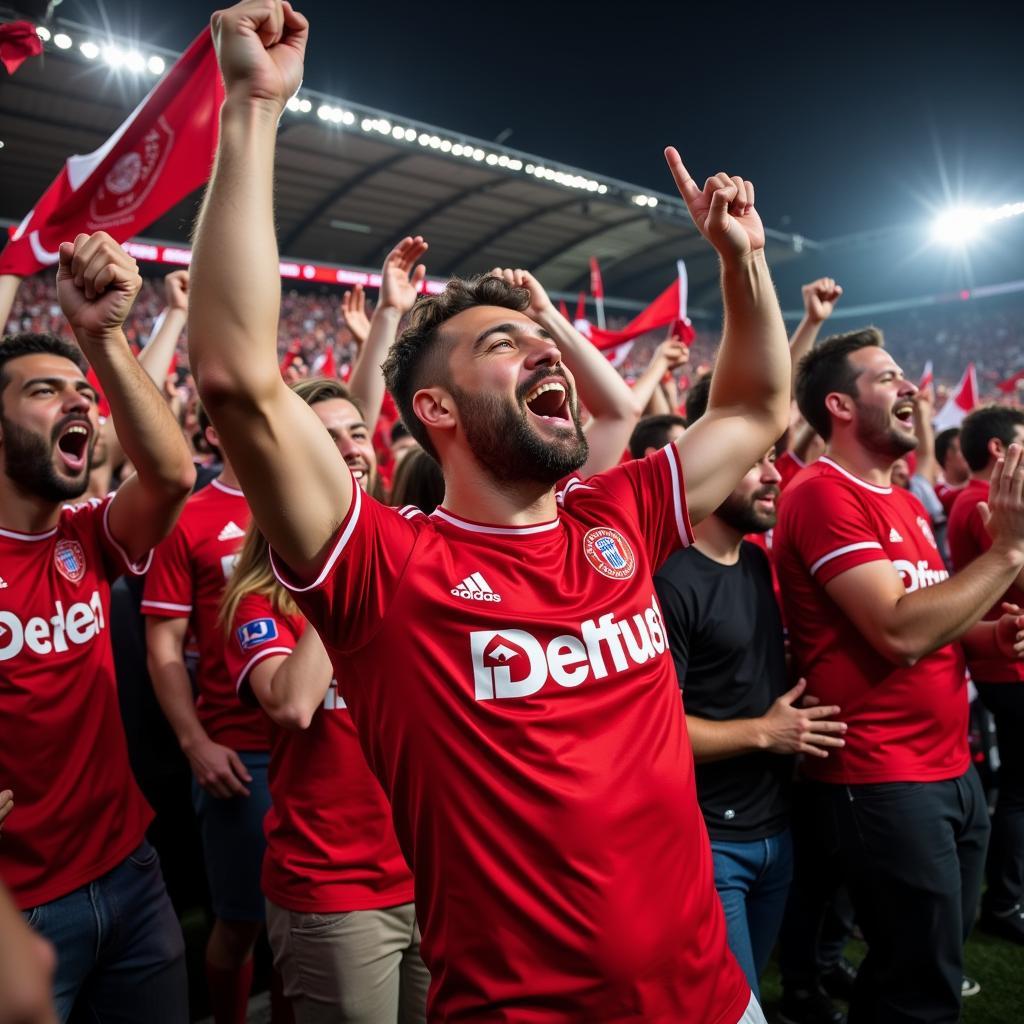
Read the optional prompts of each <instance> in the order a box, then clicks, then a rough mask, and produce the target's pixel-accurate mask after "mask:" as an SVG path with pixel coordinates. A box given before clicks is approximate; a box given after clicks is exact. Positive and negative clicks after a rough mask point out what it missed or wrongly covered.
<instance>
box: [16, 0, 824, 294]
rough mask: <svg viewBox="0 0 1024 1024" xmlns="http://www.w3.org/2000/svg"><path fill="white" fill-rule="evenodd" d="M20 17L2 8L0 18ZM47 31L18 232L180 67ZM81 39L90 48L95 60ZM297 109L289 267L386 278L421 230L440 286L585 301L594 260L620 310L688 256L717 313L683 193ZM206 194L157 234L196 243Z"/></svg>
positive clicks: (794, 241) (708, 267)
mask: <svg viewBox="0 0 1024 1024" xmlns="http://www.w3.org/2000/svg"><path fill="white" fill-rule="evenodd" d="M10 13H11V12H9V11H6V10H5V9H3V8H0V21H2V20H6V19H5V17H4V15H5V14H10ZM50 32H51V37H50V39H48V40H47V41H46V46H45V52H44V55H43V57H42V58H41V59H39V58H36V59H31V60H28V61H26V62H25V64H23V65H22V67H21V68H20V69H19V70H18V71H17V72H16V74H15V75H13V76H12V77H10V78H9V79H7V80H6V81H5V82H4V84H3V89H2V90H0V140H2V142H3V143H4V148H3V149H2V150H0V176H2V180H3V184H4V187H3V189H2V190H0V218H7V219H9V220H12V221H20V220H21V218H22V217H23V216H24V215H25V214H26V213H27V212H28V210H29V209H30V208H31V207H32V205H33V203H34V202H35V201H36V199H37V198H38V197H39V195H40V194H41V192H42V191H43V189H44V188H45V187H46V186H47V185H48V184H49V183H50V181H51V180H52V179H53V178H54V177H55V176H56V174H57V173H58V171H59V170H60V167H61V165H62V163H63V161H64V160H65V159H66V158H67V157H68V156H69V155H71V154H73V153H87V152H90V151H91V150H93V149H95V148H97V147H98V146H99V145H100V144H101V143H102V142H103V141H104V140H105V139H106V138H107V137H108V136H109V135H110V134H111V132H112V131H113V130H114V129H115V128H116V127H117V126H118V125H119V124H120V122H121V121H122V120H123V119H124V118H125V116H126V115H127V114H128V113H129V112H130V111H131V110H132V109H133V107H134V106H135V105H136V104H137V103H138V101H139V100H140V99H141V98H142V97H143V96H144V95H145V93H146V92H147V91H148V90H149V89H150V88H151V87H152V85H153V84H154V82H155V81H156V80H157V77H158V76H157V74H155V73H154V69H156V70H159V68H160V66H161V60H162V61H163V63H164V64H165V65H166V66H169V65H170V64H171V63H172V62H173V61H174V60H175V59H176V57H177V54H175V53H173V52H170V51H168V50H164V49H161V48H160V47H157V46H152V45H147V46H146V47H145V48H144V49H143V48H142V47H139V46H138V44H131V43H129V42H127V41H125V40H123V39H118V38H117V37H115V36H111V35H110V34H109V33H107V32H104V31H98V30H92V29H90V28H89V27H87V26H82V25H78V24H76V23H73V22H68V21H61V20H60V19H57V20H55V21H53V22H52V23H50ZM61 34H62V37H61ZM58 44H60V45H58ZM83 44H92V45H91V46H89V45H86V46H85V47H84V52H83ZM133 45H134V47H135V49H132V47H133ZM110 46H113V47H115V48H116V49H115V50H114V51H109V50H106V49H105V48H107V47H110ZM149 58H156V60H155V61H152V62H151V61H150V60H149ZM112 64H113V65H118V64H119V65H120V66H112ZM147 64H151V68H150V69H148V70H147ZM130 68H134V69H135V70H130ZM291 108H292V109H289V110H287V111H286V112H285V114H284V117H283V118H282V121H281V127H280V133H279V140H280V141H279V146H278V161H277V222H278V238H279V241H280V247H281V253H282V257H285V258H293V259H296V260H308V261H314V262H320V263H336V264H340V265H343V266H347V267H353V268H356V269H361V270H373V269H377V268H379V266H380V264H381V262H382V261H383V258H384V256H385V255H386V253H387V251H388V250H389V248H390V246H391V245H392V244H393V243H394V242H395V241H396V240H397V239H399V238H401V237H402V236H404V235H406V234H413V233H420V234H423V235H424V236H425V237H426V238H427V240H428V241H429V243H430V253H429V254H428V255H429V259H428V261H427V262H428V268H429V271H430V273H431V276H435V277H444V276H447V275H449V274H453V273H463V274H468V273H474V272H479V271H481V270H486V269H489V268H491V267H493V266H495V265H502V266H504V265H514V266H524V267H527V268H529V269H530V270H532V271H533V272H535V273H536V274H537V276H538V277H539V278H540V280H541V281H542V282H543V283H544V284H545V285H546V286H547V288H548V289H549V290H551V291H552V292H556V293H558V292H561V293H566V294H569V295H575V293H576V292H577V291H578V290H587V291H589V288H588V272H589V271H588V260H589V258H590V257H591V256H596V257H597V258H598V259H599V261H600V264H601V270H602V274H603V278H604V287H605V292H606V295H607V297H608V298H607V301H608V304H609V305H610V306H613V307H614V306H615V305H616V304H618V305H620V306H621V307H622V308H623V309H630V308H638V307H639V306H641V305H644V304H646V303H647V302H649V301H650V300H651V299H652V298H653V297H654V296H655V295H657V294H658V293H659V292H660V291H662V289H664V288H665V286H666V285H667V284H668V283H669V282H670V281H671V280H672V279H673V277H674V262H675V260H677V259H684V260H685V261H686V264H687V270H688V275H689V280H690V304H691V309H693V310H694V312H696V311H698V310H699V309H701V308H708V309H713V308H716V307H717V305H718V284H717V275H718V271H717V260H716V258H715V256H714V253H713V252H712V251H711V250H710V248H709V247H708V246H707V243H705V242H704V241H703V240H702V239H701V238H700V237H699V235H698V234H697V232H696V230H695V229H694V227H693V225H692V223H691V221H690V219H689V215H688V213H687V211H686V208H685V206H684V205H683V203H682V202H681V200H680V199H679V198H678V196H674V195H668V194H662V193H651V192H649V191H646V190H641V189H640V188H639V187H636V186H633V185H631V184H629V183H628V182H624V181H619V180H616V179H612V178H606V177H602V176H600V175H598V174H596V173H592V172H589V171H583V170H580V169H579V168H574V167H569V166H567V165H564V164H560V163H558V162H554V161H548V160H544V159H543V158H542V157H539V156H536V155H533V154H528V153H523V152H520V151H518V150H513V149H509V148H507V147H504V146H501V145H498V144H496V143H492V142H487V141H484V140H481V139H475V138H471V137H468V136H465V135H462V134H460V133H459V132H456V131H449V130H447V129H442V128H438V127H436V126H434V125H428V124H424V123H422V122H417V121H413V120H411V119H409V118H404V117H401V116H399V115H396V114H391V113H389V112H387V111H382V110H376V109H373V108H369V107H366V106H365V105H363V104H357V103H349V102H346V101H345V100H342V99H339V98H337V97H330V96H327V95H325V94H322V93H318V92H316V91H315V90H310V89H305V88H303V89H302V90H301V91H300V93H299V94H298V96H297V97H296V98H295V99H294V100H293V101H292V104H291ZM666 181H668V173H667V171H666ZM198 198H199V197H198V195H194V196H191V197H189V199H188V200H186V201H185V202H183V203H181V204H179V205H178V206H177V207H176V208H175V209H174V210H172V211H171V212H170V213H169V214H167V215H166V216H165V217H163V218H161V220H159V221H158V222H157V223H155V224H154V225H152V226H151V227H150V228H149V229H147V231H146V235H147V237H150V238H154V239H161V240H166V241H169V242H184V241H185V240H186V239H187V237H188V233H189V229H190V226H191V223H192V221H193V219H194V216H195V211H196V207H197V203H198ZM768 244H769V248H770V256H771V259H772V262H773V264H778V263H780V262H781V261H783V260H786V259H788V258H790V257H792V256H794V255H796V254H798V253H799V252H800V250H801V248H802V245H803V244H804V240H803V239H801V238H800V237H799V236H795V235H787V234H783V233H782V232H775V231H772V232H770V233H769V242H768ZM616 300H619V301H618V302H617V301H616Z"/></svg>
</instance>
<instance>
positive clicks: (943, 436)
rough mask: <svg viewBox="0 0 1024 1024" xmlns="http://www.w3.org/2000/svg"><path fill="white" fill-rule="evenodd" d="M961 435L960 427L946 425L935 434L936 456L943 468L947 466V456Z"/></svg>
mask: <svg viewBox="0 0 1024 1024" xmlns="http://www.w3.org/2000/svg"><path fill="white" fill-rule="evenodd" d="M959 436H960V428H959V427H946V429H945V430H942V431H939V433H937V434H936V435H935V458H936V460H937V461H938V463H939V465H940V466H942V468H943V469H945V468H946V456H947V455H949V449H950V448H952V447H953V442H954V441H955V440H956V439H957V438H958V437H959Z"/></svg>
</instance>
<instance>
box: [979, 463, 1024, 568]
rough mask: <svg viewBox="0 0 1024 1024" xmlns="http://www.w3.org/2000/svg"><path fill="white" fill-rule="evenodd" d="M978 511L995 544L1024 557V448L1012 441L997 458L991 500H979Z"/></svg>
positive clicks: (989, 492)
mask: <svg viewBox="0 0 1024 1024" xmlns="http://www.w3.org/2000/svg"><path fill="white" fill-rule="evenodd" d="M978 512H979V513H980V515H981V521H982V522H983V523H984V524H985V529H986V530H988V532H989V534H990V535H991V536H992V545H993V547H995V546H996V545H1000V546H1001V547H1002V548H1003V549H1004V550H1006V549H1009V550H1013V551H1015V552H1016V554H1017V556H1018V558H1024V449H1022V448H1021V446H1020V445H1019V444H1011V445H1010V447H1009V448H1007V449H1006V454H1005V455H1004V456H1003V457H1002V458H1001V459H999V460H998V461H997V462H996V466H995V469H994V470H993V471H992V476H991V478H990V479H989V487H988V501H980V502H978Z"/></svg>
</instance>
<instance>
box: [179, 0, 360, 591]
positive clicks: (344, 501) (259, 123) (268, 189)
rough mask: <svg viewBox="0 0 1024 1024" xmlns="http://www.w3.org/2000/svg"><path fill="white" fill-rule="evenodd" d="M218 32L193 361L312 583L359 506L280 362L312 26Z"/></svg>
mask: <svg viewBox="0 0 1024 1024" xmlns="http://www.w3.org/2000/svg"><path fill="white" fill-rule="evenodd" d="M212 26H213V38H214V42H215V44H216V47H217V58H218V60H219V62H220V67H221V73H222V75H223V77H224V84H225V90H226V99H225V101H224V106H223V108H222V109H221V119H220V120H221V124H220V142H219V145H218V147H217V159H216V164H215V166H214V171H213V176H212V178H211V179H210V184H209V186H208V188H207V190H206V198H205V200H204V203H203V209H202V212H201V213H200V216H199V223H198V226H197V229H196V235H195V248H194V253H193V261H192V283H191V295H190V302H189V360H190V363H191V367H192V373H193V375H194V376H195V378H196V383H197V386H198V388H199V394H200V397H201V398H202V400H203V404H204V405H205V407H206V409H207V411H208V412H209V414H210V419H211V420H212V421H213V423H214V425H215V426H216V428H217V433H218V434H219V436H220V441H221V444H222V446H223V448H224V451H225V454H226V455H227V457H228V459H230V461H231V465H232V467H233V469H234V470H235V472H236V473H237V475H238V478H239V480H240V482H241V484H242V489H243V490H244V491H245V494H246V497H247V498H248V500H249V504H250V507H251V508H252V512H253V516H254V517H255V520H256V522H257V523H258V525H259V528H260V530H261V531H262V533H263V535H264V536H265V537H266V538H267V540H268V541H269V542H270V543H271V545H272V546H273V547H274V549H275V550H276V551H277V552H279V553H280V555H281V556H282V558H284V560H285V561H286V562H287V563H288V564H289V565H290V566H291V568H292V569H293V570H294V571H295V572H296V573H297V574H299V575H300V576H304V575H307V574H308V573H309V572H310V571H312V570H313V569H314V568H319V562H320V560H321V555H322V553H323V551H324V549H325V548H326V547H327V544H328V542H329V541H330V539H331V537H332V536H333V534H334V532H335V531H336V529H337V527H338V526H339V524H340V523H341V522H342V520H343V519H344V517H345V515H346V514H347V512H348V509H349V506H350V505H351V502H352V494H353V491H352V487H353V483H352V477H351V474H350V473H349V472H348V470H347V469H346V468H345V464H344V461H343V460H342V459H341V457H340V455H339V454H338V450H337V448H335V446H334V443H333V442H332V441H331V439H330V436H329V435H328V433H327V431H326V430H324V428H323V424H322V423H321V421H320V419H319V417H318V416H317V415H316V413H314V412H313V411H312V410H311V409H310V408H309V406H308V405H306V403H305V402H303V401H302V399H301V398H299V397H298V395H296V394H294V393H293V392H292V391H291V390H290V389H289V388H288V386H287V385H286V384H285V383H284V381H283V380H282V379H281V372H280V369H279V368H278V361H277V322H278V316H279V313H280V306H281V282H280V277H279V272H278V252H277V239H276V237H275V235H274V210H273V174H274V147H275V143H276V139H277V123H278V119H279V118H280V116H281V113H282V111H283V109H284V105H285V102H286V101H287V100H288V98H289V97H290V96H291V95H292V94H293V93H294V92H295V91H296V89H298V87H299V83H300V82H301V80H302V64H303V56H304V54H305V49H306V38H307V35H308V32H309V26H308V23H307V22H306V19H305V18H304V17H302V15H301V14H299V13H297V12H296V11H294V10H293V9H292V7H291V4H289V3H288V2H287V0H284V2H282V0H244V2H243V3H239V4H236V5H235V6H234V7H231V8H229V9H228V10H225V11H218V12H217V13H215V14H214V15H213V19H212Z"/></svg>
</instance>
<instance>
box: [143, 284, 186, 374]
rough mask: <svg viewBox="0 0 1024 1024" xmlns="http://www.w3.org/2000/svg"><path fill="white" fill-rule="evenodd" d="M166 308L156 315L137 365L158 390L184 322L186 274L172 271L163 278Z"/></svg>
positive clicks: (183, 327) (183, 328)
mask: <svg viewBox="0 0 1024 1024" xmlns="http://www.w3.org/2000/svg"><path fill="white" fill-rule="evenodd" d="M164 291H165V293H166V295H167V308H166V309H165V310H164V311H163V313H161V314H160V317H159V318H158V319H157V322H156V324H155V325H154V328H153V334H152V336H151V337H150V339H149V341H148V342H147V344H146V347H145V348H144V349H143V350H142V351H141V352H140V353H139V365H140V366H141V367H142V368H143V369H144V370H145V371H146V373H148V374H149V376H150V379H151V380H152V381H153V383H154V384H155V385H156V386H157V387H158V388H163V386H164V381H165V380H166V379H167V370H168V368H169V367H170V365H171V358H172V357H173V355H174V350H175V348H176V347H177V345H178V339H179V338H180V337H181V332H182V331H183V330H185V324H186V323H187V322H188V271H187V270H175V271H172V272H171V273H170V274H168V275H167V276H166V277H165V278H164Z"/></svg>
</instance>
